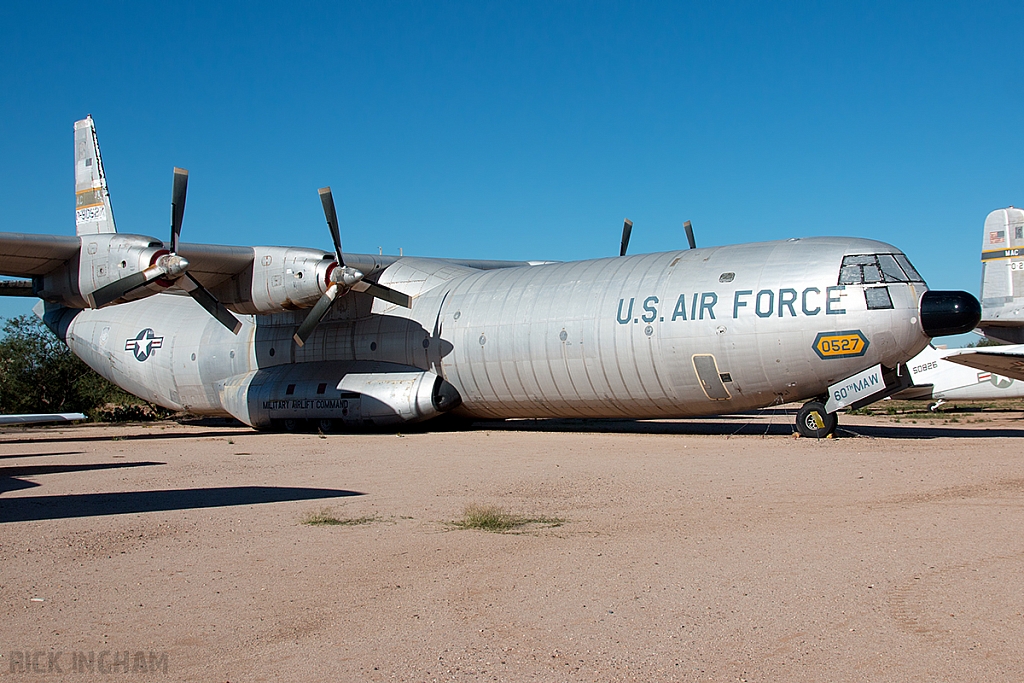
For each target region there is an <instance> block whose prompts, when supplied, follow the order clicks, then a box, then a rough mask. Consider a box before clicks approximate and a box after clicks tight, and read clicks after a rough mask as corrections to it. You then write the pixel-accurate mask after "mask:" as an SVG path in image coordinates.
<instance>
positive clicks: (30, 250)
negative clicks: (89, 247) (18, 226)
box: [0, 232, 81, 277]
mask: <svg viewBox="0 0 1024 683" xmlns="http://www.w3.org/2000/svg"><path fill="white" fill-rule="evenodd" d="M80 247H81V242H80V241H79V240H78V238H77V237H72V236H69V235H26V234H22V233H17V232H0V275H9V276H11V277H32V276H33V275H46V274H47V273H49V272H50V271H52V270H55V269H57V268H58V267H60V266H61V265H62V264H63V263H65V262H66V261H68V260H70V259H72V258H74V257H75V256H76V255H77V254H78V250H79V248H80Z"/></svg>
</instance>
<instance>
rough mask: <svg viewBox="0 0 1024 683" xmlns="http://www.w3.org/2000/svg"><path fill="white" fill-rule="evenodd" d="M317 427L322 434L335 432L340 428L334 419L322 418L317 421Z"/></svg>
mask: <svg viewBox="0 0 1024 683" xmlns="http://www.w3.org/2000/svg"><path fill="white" fill-rule="evenodd" d="M316 428H317V431H319V432H320V433H321V434H333V433H334V432H335V431H336V430H337V429H338V426H337V424H336V423H335V421H334V420H331V419H329V418H322V419H320V420H317V421H316Z"/></svg>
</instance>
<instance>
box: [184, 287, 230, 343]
mask: <svg viewBox="0 0 1024 683" xmlns="http://www.w3.org/2000/svg"><path fill="white" fill-rule="evenodd" d="M178 285H179V286H180V287H181V288H182V289H184V290H185V291H186V292H188V294H189V296H191V297H192V298H193V299H195V300H196V301H197V302H198V303H199V305H200V306H202V307H203V308H205V309H206V311H207V313H209V314H210V315H212V316H213V317H214V318H216V319H217V322H219V323H220V324H221V325H223V326H224V327H226V328H228V329H229V330H231V334H238V331H239V330H241V329H242V321H241V320H239V319H238V318H236V317H235V316H234V314H232V313H231V311H229V310H228V309H227V307H226V306H224V304H222V303H221V302H219V301H217V297H215V296H214V295H213V294H210V290H208V289H207V288H206V287H203V286H202V285H201V284H199V281H198V280H196V279H195V278H194V277H192V274H191V273H185V274H184V275H183V276H182V277H181V279H180V280H178Z"/></svg>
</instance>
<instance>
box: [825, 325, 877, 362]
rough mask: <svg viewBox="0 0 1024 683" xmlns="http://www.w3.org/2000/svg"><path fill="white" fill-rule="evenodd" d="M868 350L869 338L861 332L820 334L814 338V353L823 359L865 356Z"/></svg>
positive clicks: (846, 331) (847, 331)
mask: <svg viewBox="0 0 1024 683" xmlns="http://www.w3.org/2000/svg"><path fill="white" fill-rule="evenodd" d="M867 350H868V340H867V337H865V336H864V334H863V333H862V332H861V331H860V330H845V331H842V332H819V333H818V336H817V337H815V338H814V352H815V353H816V354H818V357H819V358H822V359H828V358H852V357H855V356H863V355H864V353H865V352H866V351H867Z"/></svg>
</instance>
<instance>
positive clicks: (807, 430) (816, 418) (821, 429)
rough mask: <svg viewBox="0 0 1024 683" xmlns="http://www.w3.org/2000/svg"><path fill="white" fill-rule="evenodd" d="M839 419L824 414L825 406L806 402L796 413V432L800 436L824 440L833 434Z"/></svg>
mask: <svg viewBox="0 0 1024 683" xmlns="http://www.w3.org/2000/svg"><path fill="white" fill-rule="evenodd" d="M838 425H839V418H838V417H837V416H836V414H835V413H826V412H825V404H823V403H821V402H820V401H808V402H807V403H805V404H804V405H803V407H802V408H800V410H798V411H797V413H796V430H797V431H798V432H800V436H806V437H808V438H811V439H824V438H825V437H827V436H830V435H832V434H834V433H835V431H836V427H837V426H838Z"/></svg>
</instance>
